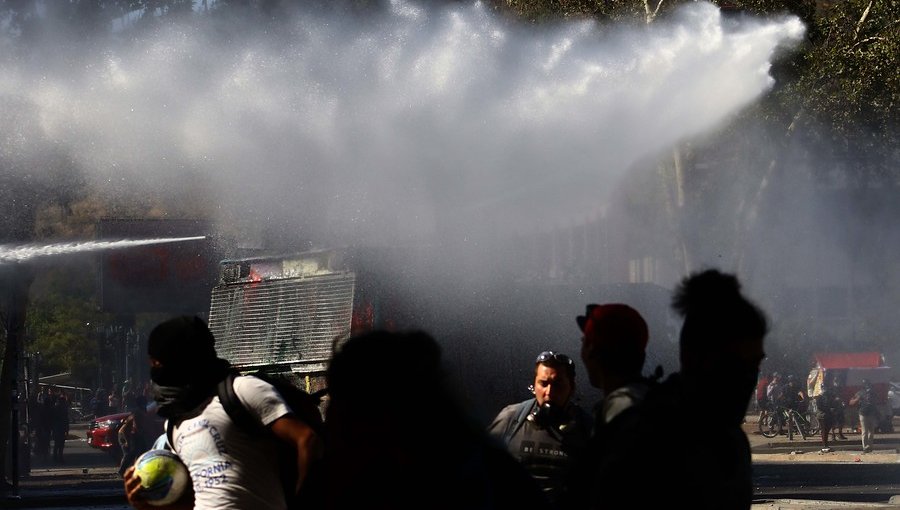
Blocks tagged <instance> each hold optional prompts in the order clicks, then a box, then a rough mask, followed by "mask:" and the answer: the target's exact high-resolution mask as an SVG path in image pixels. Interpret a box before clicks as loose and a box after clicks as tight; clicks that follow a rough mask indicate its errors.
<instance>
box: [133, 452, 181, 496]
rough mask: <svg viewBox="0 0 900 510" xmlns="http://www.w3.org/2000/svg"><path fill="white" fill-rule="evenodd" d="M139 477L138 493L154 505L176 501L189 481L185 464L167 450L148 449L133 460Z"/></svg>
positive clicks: (135, 471)
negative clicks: (139, 488) (139, 487)
mask: <svg viewBox="0 0 900 510" xmlns="http://www.w3.org/2000/svg"><path fill="white" fill-rule="evenodd" d="M134 473H135V474H136V475H137V476H139V477H141V490H140V495H141V497H142V498H144V499H145V500H146V501H147V502H148V503H150V504H151V505H155V506H162V505H169V504H172V503H174V502H175V501H178V498H180V497H181V496H182V494H184V491H185V489H186V488H187V486H188V484H189V483H190V481H191V475H190V473H188V470H187V466H185V465H184V463H183V462H181V459H179V458H178V456H177V455H175V454H174V453H172V452H170V451H169V450H150V451H148V452H146V453H144V454H143V455H141V456H140V457H138V459H137V460H136V461H135V462H134Z"/></svg>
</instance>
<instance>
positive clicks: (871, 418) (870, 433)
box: [850, 379, 881, 453]
mask: <svg viewBox="0 0 900 510" xmlns="http://www.w3.org/2000/svg"><path fill="white" fill-rule="evenodd" d="M875 402H876V398H875V389H874V388H873V387H872V383H871V382H870V381H869V380H868V379H863V380H862V389H861V390H859V391H858V392H856V394H855V395H853V397H852V398H851V399H850V406H853V407H856V409H857V412H858V413H859V426H860V427H861V429H862V431H861V435H862V447H863V453H869V452H871V451H872V448H873V447H874V446H875V429H876V427H878V422H879V421H880V419H881V415H880V413H879V412H878V406H877V405H876V403H875Z"/></svg>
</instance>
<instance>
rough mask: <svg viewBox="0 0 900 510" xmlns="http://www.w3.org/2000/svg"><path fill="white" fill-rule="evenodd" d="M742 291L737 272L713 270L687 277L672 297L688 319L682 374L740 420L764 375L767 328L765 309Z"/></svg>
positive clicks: (683, 330)
mask: <svg viewBox="0 0 900 510" xmlns="http://www.w3.org/2000/svg"><path fill="white" fill-rule="evenodd" d="M740 290H741V287H740V284H739V283H738V280H737V278H736V277H735V276H734V275H730V274H724V273H721V272H719V271H717V270H714V269H710V270H706V271H703V272H700V273H695V274H692V275H690V276H689V277H687V278H685V279H684V280H683V281H682V283H681V284H680V286H679V287H678V288H677V289H676V292H675V295H674V298H673V301H672V306H673V308H674V309H675V310H676V311H678V312H679V313H680V314H681V315H682V316H683V317H684V323H683V325H682V328H681V335H680V339H679V342H680V348H681V349H680V357H681V373H682V376H683V377H684V379H685V381H686V382H687V383H688V384H689V385H690V386H692V387H695V388H698V387H702V388H705V390H704V391H711V392H714V393H715V395H708V396H707V397H706V398H707V399H709V398H712V399H713V401H714V402H716V405H717V406H721V407H724V412H725V413H726V414H727V416H728V417H729V418H730V419H734V420H738V421H740V420H741V419H743V417H744V413H745V412H746V409H747V405H748V404H749V401H750V397H751V395H752V393H753V388H754V386H755V384H756V380H757V378H758V376H759V365H760V363H761V361H762V359H763V358H764V357H765V352H764V350H763V338H764V337H765V335H766V333H767V332H768V324H767V321H766V318H765V316H764V315H763V313H762V311H761V310H759V308H757V307H756V305H754V304H753V303H751V302H750V301H749V300H747V299H746V298H745V297H744V296H743V295H742V294H741V291H740ZM707 401H708V400H707Z"/></svg>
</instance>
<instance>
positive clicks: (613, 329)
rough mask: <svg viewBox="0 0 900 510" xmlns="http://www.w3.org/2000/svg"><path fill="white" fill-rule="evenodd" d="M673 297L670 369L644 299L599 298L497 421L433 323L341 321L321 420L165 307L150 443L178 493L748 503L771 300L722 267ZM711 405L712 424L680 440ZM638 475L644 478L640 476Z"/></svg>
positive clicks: (143, 505) (585, 504)
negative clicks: (183, 475) (484, 422)
mask: <svg viewBox="0 0 900 510" xmlns="http://www.w3.org/2000/svg"><path fill="white" fill-rule="evenodd" d="M672 304H673V307H674V309H675V310H676V311H677V312H678V313H679V314H680V315H681V316H682V317H683V324H682V328H681V333H680V337H679V347H680V369H679V370H678V371H677V372H676V373H673V374H670V375H669V376H668V377H667V378H665V379H662V377H661V374H660V373H659V371H656V372H655V373H654V374H653V375H652V376H645V375H644V374H643V369H644V362H645V352H646V347H647V344H648V342H649V341H650V340H651V339H650V336H649V332H648V327H647V324H646V322H645V321H644V319H643V318H642V316H641V314H640V313H639V312H638V311H637V310H636V309H634V308H632V307H631V306H629V305H627V304H623V303H605V304H590V305H588V306H587V309H586V311H585V314H584V315H581V316H577V317H576V318H575V321H574V322H575V323H576V324H577V326H578V329H579V330H580V335H579V334H578V333H579V331H578V330H574V325H573V337H572V339H571V340H564V339H563V340H560V341H559V347H562V349H558V350H550V349H548V350H547V351H545V352H542V353H540V354H539V355H538V356H537V357H536V359H535V362H534V379H533V383H532V386H531V389H532V391H533V398H529V399H527V400H525V401H523V402H518V403H514V404H511V405H509V406H507V407H505V408H504V409H502V410H501V411H500V412H499V414H498V415H497V417H496V419H494V420H493V421H492V423H491V424H490V425H489V426H488V427H487V429H485V428H484V427H483V426H481V425H479V424H478V423H477V422H476V420H474V418H473V417H472V416H471V415H470V414H469V413H468V412H467V410H466V408H465V406H464V405H462V404H461V402H460V401H459V400H458V398H457V395H456V394H455V392H454V391H453V388H451V387H450V385H449V384H448V381H447V379H446V378H445V369H444V365H443V364H444V362H443V360H442V358H441V349H440V347H439V344H438V342H437V341H436V340H435V339H434V338H432V337H431V336H430V335H428V334H427V333H424V332H388V331H373V332H369V333H366V334H361V335H358V336H354V337H351V338H350V339H348V340H347V341H346V342H345V343H344V344H343V345H342V346H341V347H340V348H339V349H337V350H336V352H335V353H334V355H333V357H332V360H331V361H330V363H329V366H328V370H327V385H328V399H327V406H325V414H324V426H323V428H318V427H315V426H314V424H311V423H307V421H308V420H303V419H300V418H299V417H300V416H303V413H302V412H296V411H294V410H292V409H291V408H290V407H288V405H286V403H285V400H284V398H282V396H281V395H280V394H279V392H278V391H277V390H276V389H275V388H274V387H273V386H272V385H271V384H269V383H267V382H266V381H264V380H262V379H260V378H257V377H254V376H248V375H239V374H236V373H235V370H234V368H233V367H232V366H231V364H230V363H229V362H228V361H226V360H223V359H221V358H218V356H217V354H216V351H215V347H214V344H215V338H214V337H213V335H212V334H211V333H210V331H209V329H208V328H207V327H206V324H205V323H204V322H203V321H202V320H200V319H198V318H196V317H194V318H192V317H178V318H175V319H171V320H169V321H166V322H164V323H162V324H160V325H158V326H157V327H156V328H155V329H154V330H153V331H152V332H151V334H150V337H149V342H148V343H149V347H148V354H149V361H150V366H151V370H150V373H151V379H152V381H153V385H154V389H155V398H156V401H157V404H158V408H157V412H158V414H159V415H160V416H162V417H164V418H166V419H167V427H166V432H165V434H164V435H163V436H162V437H161V439H164V441H163V442H162V443H157V444H158V445H160V444H163V443H164V444H165V445H166V447H167V448H169V449H171V450H173V451H174V452H175V453H176V454H177V455H179V457H180V458H181V459H182V460H183V462H184V463H185V465H186V466H187V468H188V471H189V472H190V475H191V479H192V482H193V483H192V488H191V490H189V491H187V492H186V493H185V495H184V496H183V497H182V498H181V499H180V500H179V501H178V502H176V503H174V504H173V505H170V507H169V508H173V509H177V508H195V509H201V510H202V509H213V508H216V509H220V508H224V509H243V508H254V509H256V508H351V507H358V506H360V505H361V506H364V507H366V508H375V509H381V508H385V509H386V508H407V507H410V508H412V507H427V508H447V509H449V508H485V509H486V508H516V507H519V506H525V505H527V506H529V507H532V506H536V507H538V508H552V509H595V508H623V507H625V508H660V507H662V506H664V505H669V504H671V502H672V501H688V500H689V501H691V502H692V504H693V507H694V508H750V505H751V499H752V482H751V476H750V470H751V458H750V446H749V443H748V440H747V437H746V435H745V434H744V432H743V430H742V428H741V424H742V422H743V419H744V415H745V411H746V409H747V407H748V404H749V401H750V398H751V396H752V394H753V388H754V385H755V384H756V381H757V375H758V372H759V366H760V362H761V361H762V359H763V357H764V351H763V340H764V337H765V336H766V334H767V331H768V326H767V321H766V318H765V316H764V314H763V313H762V311H761V310H760V309H759V308H758V307H757V306H756V305H754V304H753V303H752V302H751V301H749V300H748V299H746V298H745V297H744V296H743V294H742V292H741V288H740V284H739V282H738V280H737V278H736V277H735V276H734V275H731V274H727V273H722V272H720V271H718V270H712V269H711V270H706V271H703V272H699V273H695V274H692V275H690V276H688V277H687V278H685V279H684V280H683V281H682V282H681V284H680V285H679V287H678V288H677V289H676V292H675V294H674V297H673V303H672ZM579 337H580V344H579V342H578V339H579ZM568 346H579V347H580V353H579V354H580V356H579V357H578V358H580V359H579V360H578V361H580V363H578V361H576V359H575V358H573V357H570V356H569V355H567V354H565V353H564V352H562V351H563V350H567V349H568ZM548 347H555V346H548ZM581 368H583V369H584V371H585V372H586V378H587V380H588V383H589V384H591V385H592V386H594V387H596V388H599V389H601V390H602V391H603V395H604V396H603V398H602V400H601V401H600V402H598V403H597V405H596V406H595V408H594V409H592V410H591V411H592V412H588V410H586V409H582V408H580V407H579V406H578V405H576V404H575V403H574V402H573V401H572V398H571V397H572V395H573V392H574V389H575V384H576V373H577V372H578V371H579V370H580V369H581ZM226 378H227V380H230V381H233V383H231V385H232V387H233V391H234V393H235V394H236V395H237V398H238V399H239V400H240V401H241V402H242V404H243V407H244V408H246V410H247V411H248V414H249V415H250V416H251V417H252V418H251V419H252V421H255V422H256V425H258V427H257V428H248V427H246V426H242V425H241V424H238V423H236V421H235V420H234V419H233V418H232V413H231V412H229V411H228V410H227V409H225V408H224V407H223V404H222V402H223V398H222V396H221V395H222V393H221V389H217V388H220V385H221V384H222V381H223V380H226ZM713 380H714V381H717V384H716V385H710V384H709V381H713ZM701 421H702V422H703V423H705V424H706V431H705V435H704V441H702V442H700V443H696V442H691V443H690V446H688V444H687V443H686V442H680V441H672V440H671V439H672V438H673V437H685V436H687V435H688V433H690V432H692V431H690V430H679V429H680V428H688V427H694V425H695V424H696V423H697V422H701ZM673 427H674V429H673ZM259 430H264V431H266V432H259ZM279 451H281V452H290V453H291V455H290V456H289V460H290V461H291V465H292V469H290V470H285V468H284V465H283V463H282V462H281V461H274V459H279V456H278V455H277V453H278V452H279ZM659 452H665V454H664V455H660V454H659ZM286 472H287V473H290V475H291V476H290V477H289V480H286V481H285V480H284V477H283V476H280V475H281V474H284V473H286ZM124 480H125V481H124V486H125V492H126V495H127V498H128V501H129V503H130V504H131V505H133V506H134V507H136V508H140V509H149V508H151V506H150V505H149V504H148V502H147V501H146V500H145V499H143V497H142V493H141V491H140V479H139V477H138V476H137V475H136V474H135V471H134V468H128V469H126V470H125V471H124ZM642 480H643V481H646V482H647V483H650V484H652V490H643V489H640V488H638V489H637V490H635V487H636V486H639V485H640V483H641V482H640V481H642ZM301 496H302V497H301ZM298 501H299V502H302V504H299V505H298V504H296V502H298ZM156 508H159V507H156Z"/></svg>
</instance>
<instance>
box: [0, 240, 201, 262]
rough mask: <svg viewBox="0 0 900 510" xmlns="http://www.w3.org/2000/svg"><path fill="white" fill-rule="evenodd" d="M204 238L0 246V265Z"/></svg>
mask: <svg viewBox="0 0 900 510" xmlns="http://www.w3.org/2000/svg"><path fill="white" fill-rule="evenodd" d="M202 239H206V237H205V236H195V237H164V238H157V239H122V240H117V241H76V242H69V243H53V244H26V245H18V246H6V245H0V264H10V263H15V262H26V261H29V260H32V259H35V258H38V257H51V256H56V255H70V254H75V253H87V252H95V251H106V250H120V249H123V248H133V247H135V246H146V245H150V244H166V243H181V242H185V241H199V240H202Z"/></svg>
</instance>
